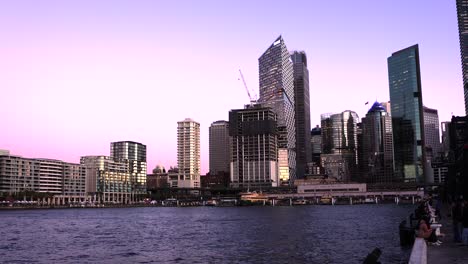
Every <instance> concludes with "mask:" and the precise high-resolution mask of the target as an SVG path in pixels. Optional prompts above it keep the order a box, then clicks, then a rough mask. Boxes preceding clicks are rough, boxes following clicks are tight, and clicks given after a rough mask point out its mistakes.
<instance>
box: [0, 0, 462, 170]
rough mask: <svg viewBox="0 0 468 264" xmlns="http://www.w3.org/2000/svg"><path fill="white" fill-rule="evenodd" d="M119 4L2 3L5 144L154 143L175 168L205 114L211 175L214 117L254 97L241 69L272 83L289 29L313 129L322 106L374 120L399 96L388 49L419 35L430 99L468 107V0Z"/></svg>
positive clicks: (28, 151) (445, 110)
mask: <svg viewBox="0 0 468 264" xmlns="http://www.w3.org/2000/svg"><path fill="white" fill-rule="evenodd" d="M110 3H111V2H100V3H92V4H91V2H89V3H88V4H87V5H86V4H85V3H84V2H81V3H80V4H72V3H56V2H43V3H41V4H38V3H35V2H31V3H30V4H29V5H24V4H21V3H8V4H7V3H2V4H1V8H0V22H1V23H0V28H1V30H2V32H4V34H3V36H0V55H1V56H2V58H3V59H2V61H1V62H0V70H1V72H2V73H3V76H2V77H0V87H1V88H0V89H1V91H2V97H1V98H0V105H2V109H1V110H0V111H1V112H0V113H1V114H2V117H3V118H2V123H3V124H2V127H3V128H2V130H1V131H0V149H8V150H10V151H11V153H12V154H13V155H21V156H23V157H28V158H51V159H60V160H64V161H66V162H72V163H78V162H79V159H80V157H81V156H87V155H107V154H106V153H108V142H114V141H121V140H134V141H137V142H141V143H143V144H145V145H147V146H148V147H147V151H148V153H147V157H148V170H149V171H151V170H152V169H153V168H154V167H155V165H157V164H161V165H164V166H165V167H166V168H169V167H170V166H174V165H176V159H177V153H176V151H177V150H176V146H177V139H176V137H175V133H174V131H176V126H175V125H174V124H175V122H176V121H178V120H181V119H183V118H185V117H191V118H193V119H194V120H197V121H198V122H200V124H201V162H202V169H201V170H202V171H201V172H202V174H205V173H206V172H208V142H209V141H208V127H209V126H210V124H211V123H212V122H214V121H216V120H227V119H228V113H229V110H231V109H239V108H242V106H243V105H244V104H247V103H248V102H249V99H248V97H247V94H246V92H245V89H244V88H243V86H242V84H241V82H240V81H239V80H238V77H239V76H238V71H237V70H238V68H239V67H240V68H241V69H242V71H243V73H244V75H245V77H246V81H247V84H248V86H249V88H252V89H253V90H255V91H256V92H257V94H258V62H257V59H258V58H259V57H260V55H261V54H262V53H263V51H264V50H265V49H267V48H268V46H269V45H270V44H271V41H272V40H274V39H275V38H277V37H278V36H279V35H282V36H283V38H284V39H285V41H286V43H287V45H288V49H289V51H292V50H303V51H305V52H306V54H307V56H308V68H309V72H310V98H311V127H315V125H316V124H319V122H320V115H321V114H322V113H327V112H333V113H339V112H342V111H345V110H352V111H356V112H357V113H358V115H359V117H360V118H362V117H363V116H364V115H365V113H366V112H367V110H368V108H369V107H370V106H371V105H372V104H371V103H372V102H373V101H374V100H375V99H377V101H387V100H388V99H389V94H388V77H387V65H386V58H387V57H388V56H390V55H391V54H392V53H393V52H394V51H397V50H400V49H403V48H405V47H408V46H411V45H413V44H416V43H417V44H419V47H420V61H421V79H422V90H423V98H424V101H423V103H424V104H425V105H427V106H430V107H432V108H435V109H437V110H438V111H439V120H440V121H441V122H442V121H448V120H450V117H451V113H452V112H453V114H454V115H464V104H463V84H462V75H461V67H460V50H459V43H458V41H459V39H458V27H457V15H456V6H455V1H448V2H446V1H444V3H431V5H428V4H427V3H426V2H423V1H414V2H411V3H407V2H405V1H400V2H398V3H395V1H392V2H390V1H388V2H382V3H380V2H379V3H373V2H372V1H356V2H353V3H348V2H346V1H343V2H342V3H341V4H340V8H338V9H337V8H336V6H335V5H332V4H324V3H320V4H319V3H308V2H304V3H301V4H300V5H301V6H303V7H304V8H301V10H298V11H297V12H298V13H296V12H295V13H291V14H284V12H282V11H283V9H281V8H278V6H276V5H268V4H267V2H256V3H243V4H242V5H239V4H238V3H233V2H232V3H216V2H204V4H198V3H197V4H195V3H186V4H185V5H178V4H174V3H162V2H160V3H152V2H139V3H138V4H135V3H130V2H119V3H113V4H112V5H111V4H110ZM298 4H299V3H298ZM401 4H404V5H405V10H401V9H400V8H399V6H400V5H401ZM25 6H27V7H25ZM246 10H247V12H245V11H246ZM347 10H355V12H347ZM383 10H385V12H382V11H383ZM397 10H398V12H399V13H398V14H399V15H398V21H393V20H392V18H393V14H394V12H396V11H397ZM280 15H281V17H282V19H281V21H276V18H277V17H278V16H280ZM261 21H264V22H261ZM214 22H217V23H214ZM345 22H346V27H343V25H344V23H345ZM168 24H170V25H171V27H170V28H168V27H166V26H165V25H168ZM382 29H383V30H382ZM343 40H344V41H343ZM195 50H196V51H197V52H194V51H195ZM207 55H212V56H214V57H215V58H218V57H220V59H219V61H217V63H213V60H212V59H209V57H208V56H207ZM207 58H208V59H207ZM204 61H206V62H204ZM180 76H183V78H180ZM174 80H176V82H174ZM440 91H443V92H444V96H440ZM337 94H340V95H341V96H339V97H337V96H336V95H337ZM175 98H177V100H175ZM213 98H217V99H216V100H212V99H213ZM367 101H369V102H370V104H368V105H365V102H367ZM176 102H177V104H176ZM166 113H171V114H166ZM131 120H133V121H131ZM127 123H128V124H127Z"/></svg>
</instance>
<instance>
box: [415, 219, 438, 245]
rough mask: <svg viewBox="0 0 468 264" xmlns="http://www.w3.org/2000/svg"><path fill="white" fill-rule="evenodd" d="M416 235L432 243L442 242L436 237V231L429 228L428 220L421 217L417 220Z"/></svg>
mask: <svg viewBox="0 0 468 264" xmlns="http://www.w3.org/2000/svg"><path fill="white" fill-rule="evenodd" d="M418 237H420V238H424V239H425V240H427V242H429V243H431V244H433V245H437V246H438V245H440V244H442V242H441V241H440V240H439V239H438V238H437V235H436V232H435V230H434V229H431V227H430V226H429V220H428V219H427V218H423V219H421V220H420V221H419V229H418Z"/></svg>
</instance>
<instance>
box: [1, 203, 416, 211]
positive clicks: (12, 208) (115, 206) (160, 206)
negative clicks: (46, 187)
mask: <svg viewBox="0 0 468 264" xmlns="http://www.w3.org/2000/svg"><path fill="white" fill-rule="evenodd" d="M388 204H395V203H378V204H375V203H359V204H345V203H337V204H334V205H332V204H306V205H275V206H272V205H262V204H249V205H217V206H210V205H193V206H175V205H174V206H162V205H142V204H140V205H111V206H27V207H20V206H12V207H0V211H18V210H51V209H58V210H60V209H115V208H143V207H151V208H191V207H222V208H225V207H308V206H343V205H388ZM400 204H401V205H412V204H411V203H400Z"/></svg>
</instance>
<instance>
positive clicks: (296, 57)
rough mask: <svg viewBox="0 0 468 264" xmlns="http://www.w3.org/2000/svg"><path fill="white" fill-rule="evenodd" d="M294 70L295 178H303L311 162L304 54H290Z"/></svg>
mask: <svg viewBox="0 0 468 264" xmlns="http://www.w3.org/2000/svg"><path fill="white" fill-rule="evenodd" d="M291 59H292V61H293V69H294V74H293V76H294V102H295V114H294V115H295V119H296V120H295V121H296V122H295V125H296V127H295V130H296V177H297V178H304V175H305V174H306V173H307V164H308V163H309V162H311V161H312V153H311V150H310V97H309V70H308V69H307V56H306V54H305V52H303V51H301V52H298V51H294V52H293V53H292V54H291Z"/></svg>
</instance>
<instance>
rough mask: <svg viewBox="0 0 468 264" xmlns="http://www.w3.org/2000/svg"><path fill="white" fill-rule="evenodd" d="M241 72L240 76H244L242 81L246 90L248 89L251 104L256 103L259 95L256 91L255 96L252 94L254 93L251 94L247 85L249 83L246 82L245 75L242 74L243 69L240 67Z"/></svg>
mask: <svg viewBox="0 0 468 264" xmlns="http://www.w3.org/2000/svg"><path fill="white" fill-rule="evenodd" d="M239 73H240V76H241V78H242V82H243V83H244V87H245V90H246V91H247V95H248V96H249V99H250V104H254V103H256V102H257V98H256V97H257V95H256V94H255V93H254V96H252V94H250V90H249V88H248V87H247V83H246V82H245V79H244V75H243V74H242V71H241V69H239Z"/></svg>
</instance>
